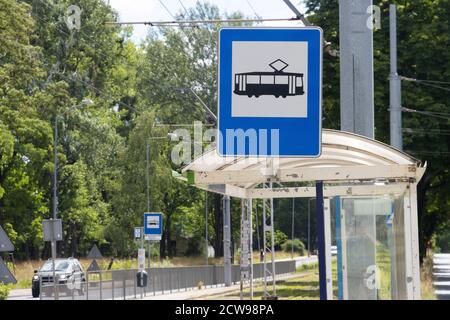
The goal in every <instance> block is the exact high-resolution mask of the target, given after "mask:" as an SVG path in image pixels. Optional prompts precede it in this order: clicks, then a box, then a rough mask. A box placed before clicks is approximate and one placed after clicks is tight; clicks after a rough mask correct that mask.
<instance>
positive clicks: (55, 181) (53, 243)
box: [51, 115, 58, 300]
mask: <svg viewBox="0 0 450 320" xmlns="http://www.w3.org/2000/svg"><path fill="white" fill-rule="evenodd" d="M53 154H54V164H53V165H54V168H53V223H52V241H51V246H52V272H53V291H54V292H53V293H54V297H55V300H58V292H57V290H56V272H55V259H56V255H57V252H56V238H55V221H56V218H57V217H58V115H56V116H55V136H54V138H53Z"/></svg>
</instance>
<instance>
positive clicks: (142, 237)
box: [141, 227, 145, 299]
mask: <svg viewBox="0 0 450 320" xmlns="http://www.w3.org/2000/svg"><path fill="white" fill-rule="evenodd" d="M141 249H142V250H143V249H144V227H142V230H141ZM144 257H145V253H144ZM144 268H145V262H144ZM143 271H144V270H143V269H141V299H143V298H144V297H143V294H144V287H143V285H144V272H143Z"/></svg>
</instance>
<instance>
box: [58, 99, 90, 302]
mask: <svg viewBox="0 0 450 320" xmlns="http://www.w3.org/2000/svg"><path fill="white" fill-rule="evenodd" d="M93 103H94V102H93V101H92V100H90V99H83V100H82V101H81V103H80V104H77V105H74V106H72V107H70V108H69V109H67V110H66V111H64V112H63V113H62V114H60V115H59V114H57V115H56V116H55V124H54V125H55V128H54V138H53V152H54V168H53V220H55V221H56V219H57V217H58V118H60V117H63V116H64V115H66V114H67V113H68V112H70V111H72V110H74V109H76V108H78V107H83V106H90V105H92V104H93ZM53 226H54V224H53ZM51 246H52V269H53V286H54V290H55V299H57V294H56V276H55V259H56V239H54V238H53V239H52V242H51Z"/></svg>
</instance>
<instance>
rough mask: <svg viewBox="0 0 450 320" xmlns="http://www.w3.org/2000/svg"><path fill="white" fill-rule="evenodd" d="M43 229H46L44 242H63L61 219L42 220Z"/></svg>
mask: <svg viewBox="0 0 450 320" xmlns="http://www.w3.org/2000/svg"><path fill="white" fill-rule="evenodd" d="M42 227H43V229H44V241H53V240H56V241H62V239H63V232H62V222H61V219H47V220H42Z"/></svg>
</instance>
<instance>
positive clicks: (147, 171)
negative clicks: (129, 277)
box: [142, 132, 178, 269]
mask: <svg viewBox="0 0 450 320" xmlns="http://www.w3.org/2000/svg"><path fill="white" fill-rule="evenodd" d="M177 137H178V135H177V134H176V133H173V132H169V133H168V134H167V136H166V137H149V138H148V139H147V144H146V156H145V158H146V170H145V171H146V178H147V179H146V180H147V212H150V141H152V140H165V139H170V140H174V139H176V138H177ZM142 236H143V235H142ZM150 243H151V242H150V241H149V243H148V268H149V269H150V257H151V255H150V249H151V247H150ZM142 249H143V246H142Z"/></svg>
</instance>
